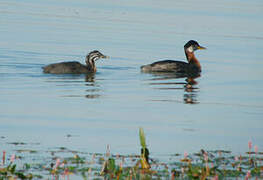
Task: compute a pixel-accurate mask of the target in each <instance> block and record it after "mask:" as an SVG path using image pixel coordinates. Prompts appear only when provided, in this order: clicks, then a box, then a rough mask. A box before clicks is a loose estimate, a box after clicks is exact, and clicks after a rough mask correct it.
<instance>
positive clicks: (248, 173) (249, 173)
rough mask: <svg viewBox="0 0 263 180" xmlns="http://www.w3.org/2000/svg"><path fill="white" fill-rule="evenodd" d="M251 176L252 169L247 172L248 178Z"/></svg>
mask: <svg viewBox="0 0 263 180" xmlns="http://www.w3.org/2000/svg"><path fill="white" fill-rule="evenodd" d="M250 176H251V172H250V170H248V171H247V174H246V180H247V179H249V178H250Z"/></svg>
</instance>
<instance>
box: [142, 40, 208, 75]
mask: <svg viewBox="0 0 263 180" xmlns="http://www.w3.org/2000/svg"><path fill="white" fill-rule="evenodd" d="M197 49H205V48H204V47H202V46H200V45H199V44H198V43H197V42H196V41H194V40H190V41H188V42H187V43H186V44H185V45H184V51H185V55H186V58H187V61H188V62H182V61H174V60H163V61H157V62H154V63H152V64H148V65H144V66H141V71H142V72H148V73H151V72H174V73H183V74H194V73H200V72H201V65H200V63H199V61H198V60H197V59H196V57H195V55H194V51H196V50H197Z"/></svg>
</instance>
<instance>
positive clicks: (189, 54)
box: [185, 50, 201, 69]
mask: <svg viewBox="0 0 263 180" xmlns="http://www.w3.org/2000/svg"><path fill="white" fill-rule="evenodd" d="M185 55H186V59H187V61H188V63H189V64H194V65H196V66H197V67H198V68H199V69H201V64H200V62H199V61H198V59H197V58H196V57H195V54H194V52H189V51H187V50H185Z"/></svg>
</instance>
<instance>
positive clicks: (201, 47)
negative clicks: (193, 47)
mask: <svg viewBox="0 0 263 180" xmlns="http://www.w3.org/2000/svg"><path fill="white" fill-rule="evenodd" d="M197 49H206V48H205V47H203V46H198V47H197Z"/></svg>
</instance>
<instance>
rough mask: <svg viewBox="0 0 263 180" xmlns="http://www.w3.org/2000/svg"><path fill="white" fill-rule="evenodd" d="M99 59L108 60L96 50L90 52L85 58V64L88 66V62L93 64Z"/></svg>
mask: <svg viewBox="0 0 263 180" xmlns="http://www.w3.org/2000/svg"><path fill="white" fill-rule="evenodd" d="M100 58H108V56H105V55H104V54H102V53H101V52H99V51H98V50H94V51H91V52H90V53H89V54H88V55H87V56H86V63H87V64H89V63H90V62H95V61H96V60H98V59H100Z"/></svg>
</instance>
